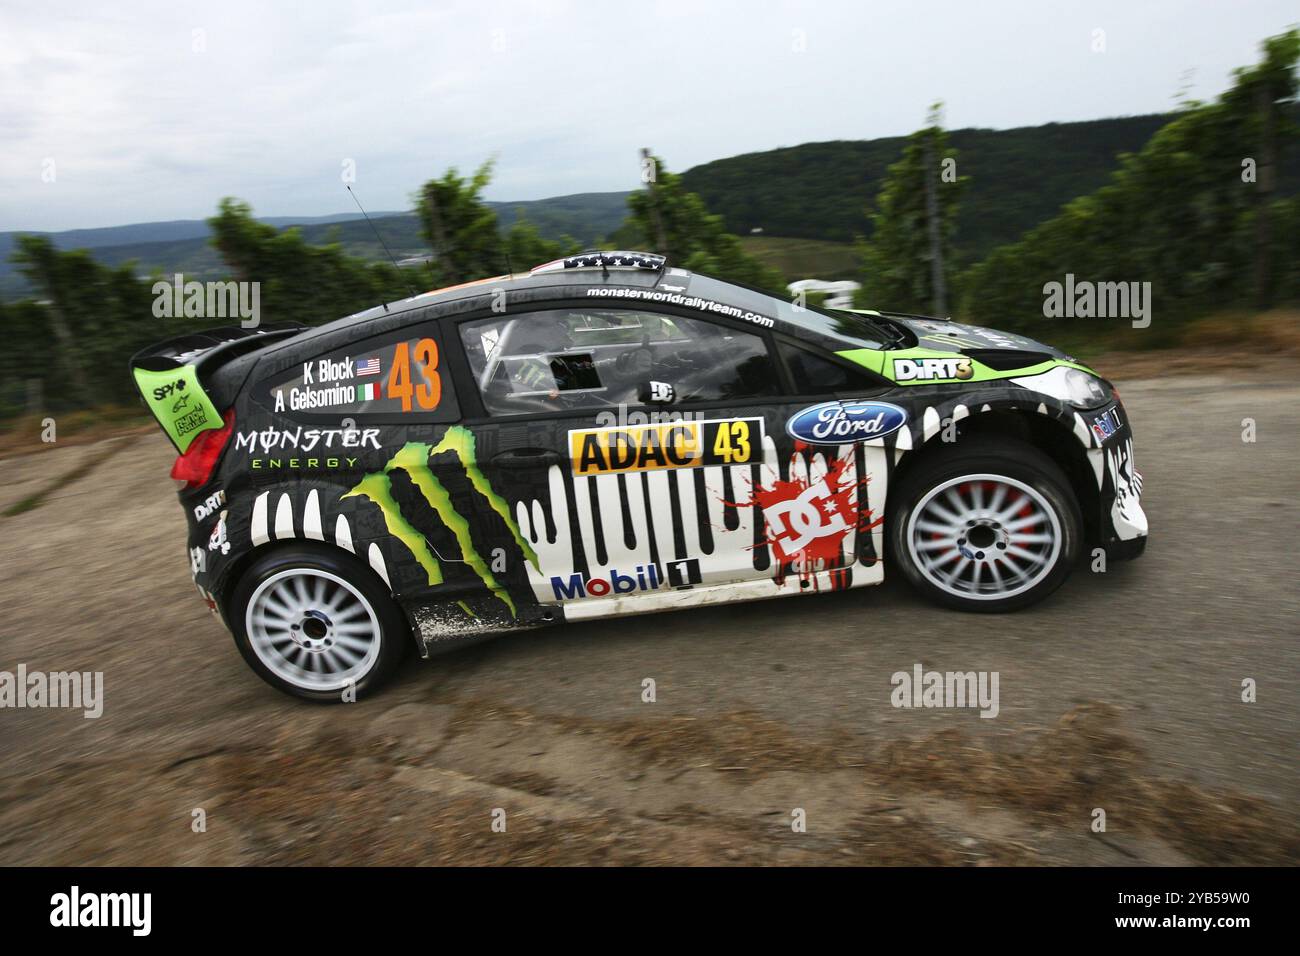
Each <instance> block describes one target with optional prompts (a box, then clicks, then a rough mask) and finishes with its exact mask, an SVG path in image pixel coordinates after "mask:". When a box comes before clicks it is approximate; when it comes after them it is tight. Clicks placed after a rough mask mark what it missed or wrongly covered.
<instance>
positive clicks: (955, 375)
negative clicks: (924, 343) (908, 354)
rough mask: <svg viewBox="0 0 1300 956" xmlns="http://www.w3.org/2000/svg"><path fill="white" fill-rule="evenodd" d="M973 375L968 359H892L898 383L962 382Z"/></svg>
mask: <svg viewBox="0 0 1300 956" xmlns="http://www.w3.org/2000/svg"><path fill="white" fill-rule="evenodd" d="M972 374H974V370H973V369H972V368H971V364H970V359H961V358H923V359H894V378H895V379H896V380H897V381H899V382H930V381H935V380H937V379H957V380H958V381H964V380H966V379H968V378H970V377H971V375H972Z"/></svg>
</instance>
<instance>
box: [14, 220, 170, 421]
mask: <svg viewBox="0 0 1300 956" xmlns="http://www.w3.org/2000/svg"><path fill="white" fill-rule="evenodd" d="M13 257H14V260H15V261H16V262H17V263H18V266H19V268H20V269H21V271H22V272H23V274H24V275H25V276H26V277H27V279H28V281H29V282H30V283H31V286H32V288H34V289H36V290H37V295H38V296H39V299H38V300H35V301H32V300H27V301H21V302H16V303H11V304H9V305H5V306H0V323H2V325H0V327H3V328H4V330H5V336H6V342H5V348H4V349H3V350H0V351H2V352H3V360H2V361H0V406H3V408H4V410H5V411H8V412H13V411H17V410H18V408H20V407H21V405H22V404H23V403H24V402H25V401H26V393H27V389H28V383H29V382H32V381H33V380H35V381H36V382H38V383H39V387H40V389H41V392H42V394H43V396H44V406H45V408H48V409H52V410H57V409H66V408H73V407H78V406H84V405H87V404H92V403H105V402H122V401H130V400H132V399H133V398H134V389H133V388H132V386H131V382H130V379H129V377H128V376H127V374H126V360H127V358H128V357H130V355H131V354H133V353H134V352H136V351H137V350H139V349H141V348H143V347H144V346H146V345H148V344H149V343H150V342H154V341H157V340H158V339H159V338H161V337H163V336H164V335H165V333H164V332H162V331H160V327H159V320H157V319H155V318H154V317H153V312H152V302H153V296H152V294H151V293H150V286H149V283H148V282H147V281H142V280H140V279H137V278H136V276H135V274H134V269H133V268H132V266H131V265H125V266H121V267H119V268H116V269H107V268H105V267H103V266H101V265H99V264H98V263H97V262H95V260H94V259H93V258H91V256H90V254H89V253H87V252H84V251H77V252H60V251H59V250H57V249H55V248H54V246H53V245H52V244H51V243H50V241H49V240H48V239H45V238H43V237H37V236H21V237H19V239H18V241H17V247H16V250H15V252H14V254H13Z"/></svg>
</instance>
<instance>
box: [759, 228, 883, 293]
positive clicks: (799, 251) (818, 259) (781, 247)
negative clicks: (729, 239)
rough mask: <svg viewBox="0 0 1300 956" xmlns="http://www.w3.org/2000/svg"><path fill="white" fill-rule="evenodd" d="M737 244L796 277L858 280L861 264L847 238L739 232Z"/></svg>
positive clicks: (783, 272) (784, 273) (791, 276)
mask: <svg viewBox="0 0 1300 956" xmlns="http://www.w3.org/2000/svg"><path fill="white" fill-rule="evenodd" d="M740 245H741V247H742V248H743V249H744V250H745V252H747V253H749V255H751V256H753V257H754V258H755V259H757V260H758V261H759V262H761V263H763V265H765V266H771V267H772V268H774V269H778V270H780V272H781V274H782V275H784V276H785V277H786V278H787V279H789V280H790V281H792V282H793V281H794V280H796V279H828V280H829V279H854V280H858V281H861V277H860V275H859V273H860V272H861V271H862V265H861V263H860V262H858V257H857V255H856V254H855V253H854V251H853V246H852V244H850V243H847V242H826V241H824V240H822V239H783V238H781V237H779V236H741V237H740Z"/></svg>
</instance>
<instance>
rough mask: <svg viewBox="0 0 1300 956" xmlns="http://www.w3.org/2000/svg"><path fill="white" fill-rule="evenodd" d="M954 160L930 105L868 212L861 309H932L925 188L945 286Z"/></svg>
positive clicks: (956, 185) (955, 187)
mask: <svg viewBox="0 0 1300 956" xmlns="http://www.w3.org/2000/svg"><path fill="white" fill-rule="evenodd" d="M956 159H957V157H956V152H955V151H954V150H953V149H952V148H951V147H950V146H949V144H948V137H947V136H946V135H945V134H944V131H943V129H942V127H940V125H939V108H938V106H937V105H936V106H935V107H934V108H932V110H931V112H930V125H929V126H927V127H926V128H925V129H922V130H918V131H917V132H915V133H913V134H912V135H911V136H909V137H908V139H907V145H906V146H905V147H904V148H903V155H902V158H900V159H899V160H898V162H896V163H894V164H893V165H891V166H890V167H889V173H888V175H887V176H886V177H885V181H884V183H883V184H882V185H881V188H880V194H879V195H878V196H877V197H876V202H875V206H874V209H873V211H872V212H871V225H872V229H871V239H870V240H869V241H866V242H863V243H860V244H859V248H860V250H861V254H862V266H863V271H864V276H863V282H862V289H861V291H860V292H859V295H858V298H859V300H860V303H861V304H862V305H863V306H864V307H871V305H872V304H873V303H875V304H880V305H884V306H885V307H887V308H890V309H894V310H897V311H900V312H922V313H927V314H928V313H931V312H933V311H935V310H934V302H935V298H936V296H935V289H934V285H935V283H934V272H933V261H934V255H933V252H932V249H931V237H930V213H929V209H928V203H927V193H926V190H927V188H928V187H929V186H930V185H931V184H932V185H933V188H934V190H935V205H936V206H937V209H938V217H937V218H938V220H939V225H938V231H939V247H940V249H941V250H942V254H943V270H944V271H943V274H944V277H945V282H946V284H947V286H949V287H951V285H952V276H953V273H954V268H953V251H952V237H953V232H954V229H955V226H956V220H957V207H958V201H959V199H960V197H961V192H962V188H963V187H964V185H965V183H966V178H965V177H961V176H957V175H956V172H955V170H956V168H957V167H956ZM950 161H951V165H949V163H950ZM945 167H946V168H947V171H946V172H945ZM927 180H928V181H929V182H927Z"/></svg>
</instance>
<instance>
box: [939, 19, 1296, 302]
mask: <svg viewBox="0 0 1300 956" xmlns="http://www.w3.org/2000/svg"><path fill="white" fill-rule="evenodd" d="M1298 55H1300V35H1298V34H1297V33H1296V32H1295V31H1292V32H1290V33H1288V34H1284V35H1283V36H1282V37H1275V38H1273V39H1271V40H1269V41H1267V42H1266V43H1265V45H1264V60H1263V62H1261V63H1260V64H1259V65H1258V66H1256V67H1252V68H1249V69H1242V70H1238V71H1237V72H1236V78H1237V82H1236V85H1234V87H1233V88H1232V89H1231V90H1229V91H1228V92H1226V93H1225V94H1224V95H1223V96H1221V97H1220V98H1219V99H1218V101H1216V102H1215V103H1213V104H1209V105H1193V106H1191V107H1189V108H1188V109H1187V110H1186V111H1184V112H1183V113H1182V114H1180V115H1179V116H1178V117H1177V118H1176V119H1175V120H1173V121H1172V122H1171V123H1169V124H1167V125H1166V126H1164V127H1163V128H1162V129H1160V130H1159V131H1158V132H1157V133H1156V134H1155V135H1154V136H1153V137H1152V138H1151V140H1150V142H1148V143H1147V144H1146V146H1144V147H1143V148H1142V149H1141V151H1140V152H1138V153H1137V154H1135V155H1126V156H1124V157H1122V161H1121V165H1120V168H1119V169H1118V170H1117V171H1116V172H1115V173H1114V174H1113V175H1112V176H1111V178H1110V181H1109V182H1108V183H1107V184H1106V185H1105V186H1103V187H1102V188H1101V189H1099V190H1097V191H1096V192H1094V193H1092V194H1090V195H1087V196H1081V197H1079V198H1077V199H1075V200H1073V201H1072V202H1070V203H1069V204H1067V205H1066V206H1065V208H1064V209H1063V210H1061V212H1060V214H1059V215H1057V216H1056V217H1055V218H1053V219H1050V220H1048V221H1047V222H1044V223H1043V224H1041V225H1040V226H1038V227H1037V228H1035V229H1033V230H1031V231H1030V232H1028V233H1027V234H1026V235H1025V236H1024V237H1023V238H1022V239H1021V240H1020V241H1018V242H1015V243H1012V244H1010V245H1006V246H1003V247H1000V248H998V249H996V250H994V252H993V253H992V254H991V255H989V257H988V258H987V259H985V260H984V261H983V262H981V263H979V264H978V265H977V266H975V267H973V268H971V269H970V270H969V271H968V272H967V273H966V274H965V275H964V276H963V277H962V282H961V285H962V290H963V296H964V301H963V309H962V315H963V317H964V318H965V319H968V320H969V321H972V322H980V323H985V324H991V325H998V326H1002V327H1007V328H1016V327H1019V328H1025V327H1027V326H1029V325H1030V324H1032V323H1034V322H1035V321H1037V322H1040V323H1041V321H1042V319H1041V316H1042V307H1043V295H1044V285H1045V284H1046V283H1049V282H1063V281H1064V278H1065V276H1066V274H1067V273H1073V274H1074V275H1075V276H1076V278H1077V279H1080V280H1088V281H1091V282H1150V283H1151V301H1152V302H1153V303H1154V309H1155V312H1156V315H1157V321H1164V322H1166V323H1168V322H1175V323H1176V322H1178V321H1181V320H1183V319H1185V318H1187V317H1189V316H1192V315H1196V314H1205V313H1208V312H1210V311H1214V310H1216V309H1219V308H1223V307H1224V306H1227V305H1230V304H1234V303H1238V302H1241V301H1243V300H1245V299H1247V298H1249V297H1250V296H1251V295H1252V293H1254V292H1256V291H1257V290H1256V289H1255V288H1254V283H1255V275H1256V272H1255V269H1256V268H1257V266H1258V264H1259V261H1258V257H1260V256H1263V257H1266V261H1267V262H1271V263H1273V264H1274V265H1275V266H1277V267H1280V268H1281V270H1282V271H1281V274H1280V275H1278V276H1275V277H1274V278H1273V279H1271V280H1270V281H1271V283H1272V284H1273V285H1274V286H1275V287H1276V289H1277V290H1279V291H1281V290H1294V289H1295V287H1296V285H1297V284H1300V277H1297V275H1296V271H1297V269H1300V258H1298V257H1297V256H1296V255H1295V254H1294V250H1295V246H1296V239H1295V233H1294V230H1292V231H1291V232H1290V234H1288V233H1286V232H1285V231H1284V229H1285V227H1286V226H1287V225H1288V224H1290V225H1291V226H1294V224H1295V221H1296V203H1297V200H1296V198H1295V197H1292V198H1291V199H1284V200H1276V199H1269V198H1266V195H1265V197H1261V190H1260V186H1261V185H1262V183H1260V182H1249V181H1245V178H1244V176H1243V165H1242V164H1243V159H1244V158H1246V157H1253V158H1256V159H1258V158H1259V156H1260V155H1261V150H1262V149H1263V148H1264V143H1263V141H1262V136H1261V131H1262V130H1263V129H1264V128H1266V127H1271V128H1272V129H1274V130H1275V131H1277V132H1278V133H1279V134H1282V133H1285V132H1286V131H1287V130H1288V129H1290V130H1293V129H1294V128H1293V127H1291V126H1290V124H1289V123H1288V122H1287V119H1286V117H1287V115H1288V112H1289V110H1290V109H1291V107H1292V105H1293V104H1294V100H1295V96H1296V77H1295V65H1296V61H1297V56H1298ZM1278 138H1279V140H1280V139H1281V135H1279V137H1278ZM1261 172H1262V170H1261ZM1263 213H1267V214H1269V219H1270V220H1276V225H1277V226H1281V227H1283V228H1281V229H1278V228H1275V229H1273V230H1272V233H1271V237H1270V238H1268V239H1267V240H1266V241H1261V240H1260V234H1259V233H1258V232H1257V231H1256V229H1255V228H1254V226H1255V225H1256V224H1257V217H1259V216H1260V215H1261V214H1263ZM1291 294H1294V292H1292V293H1291Z"/></svg>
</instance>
